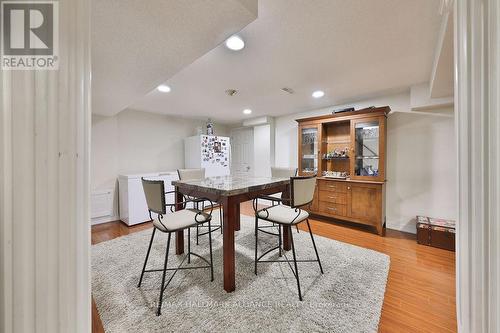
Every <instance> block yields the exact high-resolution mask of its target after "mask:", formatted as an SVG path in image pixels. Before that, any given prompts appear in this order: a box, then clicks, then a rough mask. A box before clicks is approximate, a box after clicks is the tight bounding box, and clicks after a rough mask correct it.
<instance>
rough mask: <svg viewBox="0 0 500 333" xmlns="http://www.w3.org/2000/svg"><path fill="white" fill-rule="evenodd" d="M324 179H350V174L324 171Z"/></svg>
mask: <svg viewBox="0 0 500 333" xmlns="http://www.w3.org/2000/svg"><path fill="white" fill-rule="evenodd" d="M323 177H327V178H337V179H346V178H347V177H349V173H348V172H342V171H323Z"/></svg>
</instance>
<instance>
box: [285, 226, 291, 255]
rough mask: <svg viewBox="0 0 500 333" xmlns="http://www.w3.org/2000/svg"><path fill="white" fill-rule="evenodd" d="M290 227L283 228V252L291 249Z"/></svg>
mask: <svg viewBox="0 0 500 333" xmlns="http://www.w3.org/2000/svg"><path fill="white" fill-rule="evenodd" d="M291 237H292V227H291V226H289V225H284V226H283V250H285V251H290V250H291V249H292V239H291Z"/></svg>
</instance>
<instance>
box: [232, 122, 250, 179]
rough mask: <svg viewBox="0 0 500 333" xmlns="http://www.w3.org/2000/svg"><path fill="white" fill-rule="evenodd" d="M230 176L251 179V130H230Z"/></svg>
mask: <svg viewBox="0 0 500 333" xmlns="http://www.w3.org/2000/svg"><path fill="white" fill-rule="evenodd" d="M230 135H231V156H232V159H231V160H232V161H231V175H233V176H236V177H251V176H253V174H254V164H253V155H254V154H253V128H252V127H250V128H235V129H232V130H231V133H230Z"/></svg>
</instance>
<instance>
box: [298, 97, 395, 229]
mask: <svg viewBox="0 0 500 333" xmlns="http://www.w3.org/2000/svg"><path fill="white" fill-rule="evenodd" d="M389 111H390V108H389V107H387V106H386V107H378V108H375V107H370V108H366V109H362V110H357V111H346V112H341V113H334V114H333V115H325V116H318V117H311V118H304V119H298V120H297V122H298V123H299V135H298V137H299V154H298V156H299V163H298V164H299V174H301V175H306V174H310V173H311V172H315V173H317V174H318V175H321V176H320V177H318V188H317V192H316V196H315V199H314V201H313V205H312V206H311V209H310V212H311V213H312V214H316V215H320V216H323V217H327V218H333V219H338V220H345V221H350V222H355V223H360V224H364V225H369V226H372V227H374V228H375V229H376V230H377V232H378V233H379V234H380V235H383V234H384V228H385V166H386V158H385V155H386V118H387V113H389ZM311 135H312V136H311ZM311 138H312V139H311ZM332 192H333V193H334V195H332Z"/></svg>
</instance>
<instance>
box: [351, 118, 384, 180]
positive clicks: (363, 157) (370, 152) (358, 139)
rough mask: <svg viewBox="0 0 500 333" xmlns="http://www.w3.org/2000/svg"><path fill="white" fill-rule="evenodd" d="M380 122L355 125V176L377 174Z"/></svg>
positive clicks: (374, 121) (373, 175) (374, 175)
mask: <svg viewBox="0 0 500 333" xmlns="http://www.w3.org/2000/svg"><path fill="white" fill-rule="evenodd" d="M379 129H380V124H379V121H378V120H373V121H366V122H359V123H356V125H355V142H354V150H355V151H354V155H355V163H354V173H355V175H356V176H372V177H376V176H378V169H379V145H380V143H379V138H380V133H379Z"/></svg>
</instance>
